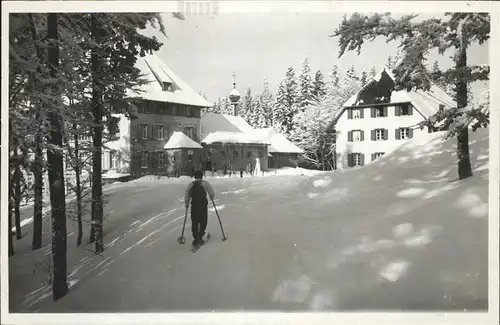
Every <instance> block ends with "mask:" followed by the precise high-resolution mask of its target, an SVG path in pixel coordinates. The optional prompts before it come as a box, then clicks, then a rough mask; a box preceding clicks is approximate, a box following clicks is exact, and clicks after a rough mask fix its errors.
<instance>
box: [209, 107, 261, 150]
mask: <svg viewBox="0 0 500 325" xmlns="http://www.w3.org/2000/svg"><path fill="white" fill-rule="evenodd" d="M200 124H201V138H202V139H203V140H202V143H206V144H211V143H216V142H219V143H245V144H250V143H253V144H266V143H268V142H266V141H265V140H263V139H262V137H260V136H258V135H256V134H255V133H254V132H253V131H254V129H253V128H252V127H251V126H250V125H249V124H248V123H247V122H246V121H245V120H244V119H243V118H242V117H241V116H233V115H227V114H216V113H205V114H203V116H202V117H201V121H200Z"/></svg>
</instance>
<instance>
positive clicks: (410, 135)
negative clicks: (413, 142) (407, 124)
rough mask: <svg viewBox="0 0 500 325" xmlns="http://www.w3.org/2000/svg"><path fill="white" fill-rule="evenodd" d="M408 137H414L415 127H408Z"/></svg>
mask: <svg viewBox="0 0 500 325" xmlns="http://www.w3.org/2000/svg"><path fill="white" fill-rule="evenodd" d="M408 137H409V138H410V139H413V129H412V128H409V129H408Z"/></svg>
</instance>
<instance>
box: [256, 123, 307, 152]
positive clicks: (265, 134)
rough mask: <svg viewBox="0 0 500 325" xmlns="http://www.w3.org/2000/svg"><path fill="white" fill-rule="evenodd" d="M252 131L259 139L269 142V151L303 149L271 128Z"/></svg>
mask: <svg viewBox="0 0 500 325" xmlns="http://www.w3.org/2000/svg"><path fill="white" fill-rule="evenodd" d="M253 132H254V133H255V134H256V135H258V136H260V138H261V139H263V140H266V141H268V142H269V143H270V145H269V148H268V152H269V153H303V152H304V151H303V150H302V149H301V148H299V147H297V146H296V145H295V144H294V143H293V142H291V141H290V140H288V139H287V138H286V137H285V136H284V135H282V134H280V133H277V132H276V131H275V130H274V129H273V128H264V129H255V130H253Z"/></svg>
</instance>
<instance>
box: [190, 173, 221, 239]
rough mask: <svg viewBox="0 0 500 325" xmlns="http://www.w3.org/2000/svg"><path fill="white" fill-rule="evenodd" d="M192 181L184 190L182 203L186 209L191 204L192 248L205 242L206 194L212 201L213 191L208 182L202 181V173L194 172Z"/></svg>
mask: <svg viewBox="0 0 500 325" xmlns="http://www.w3.org/2000/svg"><path fill="white" fill-rule="evenodd" d="M194 179H195V180H194V181H193V182H191V183H189V185H188V187H187V189H186V195H185V197H184V202H185V205H186V209H187V208H188V207H189V202H191V231H192V233H193V246H198V245H203V244H204V243H205V241H204V240H203V236H205V229H206V228H207V221H208V220H207V219H208V200H207V192H208V195H209V196H210V200H212V201H213V199H214V197H215V191H214V189H213V187H212V185H210V183H209V182H207V181H206V180H203V173H202V172H201V171H200V170H197V171H195V172H194Z"/></svg>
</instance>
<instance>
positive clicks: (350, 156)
mask: <svg viewBox="0 0 500 325" xmlns="http://www.w3.org/2000/svg"><path fill="white" fill-rule="evenodd" d="M347 167H352V153H348V154H347Z"/></svg>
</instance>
